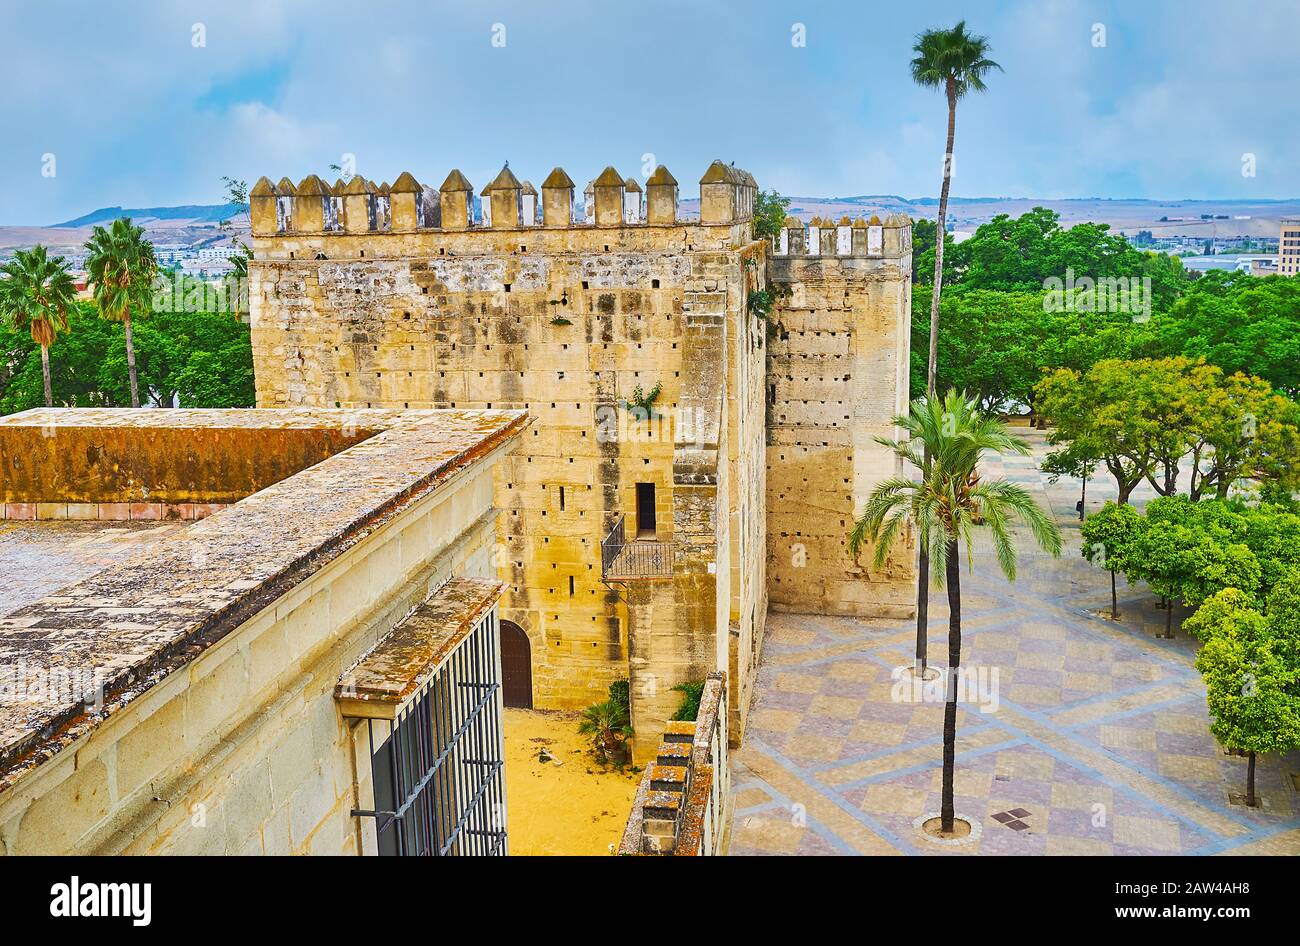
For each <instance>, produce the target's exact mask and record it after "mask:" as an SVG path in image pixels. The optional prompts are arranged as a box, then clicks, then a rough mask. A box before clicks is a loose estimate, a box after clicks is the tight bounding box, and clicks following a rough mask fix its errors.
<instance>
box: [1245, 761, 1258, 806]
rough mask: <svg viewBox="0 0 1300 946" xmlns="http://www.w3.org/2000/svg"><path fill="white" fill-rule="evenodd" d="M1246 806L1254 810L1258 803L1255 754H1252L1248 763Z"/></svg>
mask: <svg viewBox="0 0 1300 946" xmlns="http://www.w3.org/2000/svg"><path fill="white" fill-rule="evenodd" d="M1246 804H1247V805H1248V806H1249V807H1251V808H1254V807H1255V806H1256V805H1257V804H1258V801H1257V800H1256V798H1255V753H1253V752H1252V753H1250V755H1249V757H1248V759H1247V761H1246Z"/></svg>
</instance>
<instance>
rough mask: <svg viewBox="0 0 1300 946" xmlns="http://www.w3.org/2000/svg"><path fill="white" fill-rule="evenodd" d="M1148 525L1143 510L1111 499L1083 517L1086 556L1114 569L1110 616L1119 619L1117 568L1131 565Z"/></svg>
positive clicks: (1120, 570) (1111, 572)
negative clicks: (1135, 546)
mask: <svg viewBox="0 0 1300 946" xmlns="http://www.w3.org/2000/svg"><path fill="white" fill-rule="evenodd" d="M1145 525H1146V520H1144V519H1143V518H1142V516H1141V514H1139V513H1138V511H1137V510H1136V509H1134V508H1133V507H1132V506H1129V505H1123V506H1120V505H1118V504H1116V503H1112V502H1107V503H1106V504H1105V505H1104V506H1102V507H1101V509H1099V510H1098V511H1097V512H1094V513H1093V514H1092V515H1091V516H1088V517H1087V518H1086V519H1084V520H1083V525H1082V526H1080V527H1079V531H1080V534H1081V535H1082V537H1083V557H1084V558H1086V559H1087V560H1088V561H1090V562H1092V563H1093V564H1096V565H1100V566H1101V567H1102V568H1104V569H1106V570H1107V571H1108V572H1110V618H1111V620H1112V621H1118V620H1119V598H1118V596H1117V594H1116V590H1115V574H1116V572H1122V571H1126V570H1127V568H1128V567H1129V559H1128V556H1129V550H1130V549H1131V548H1132V546H1133V542H1134V540H1135V539H1136V538H1137V536H1138V534H1139V533H1140V532H1141V531H1142V529H1143V528H1144V527H1145Z"/></svg>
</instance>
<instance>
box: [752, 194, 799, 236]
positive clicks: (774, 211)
mask: <svg viewBox="0 0 1300 946" xmlns="http://www.w3.org/2000/svg"><path fill="white" fill-rule="evenodd" d="M789 206H790V198H789V197H782V196H781V195H780V194H778V193H777V192H776V191H764V190H760V191H759V192H758V196H757V197H756V198H755V200H754V211H753V220H754V239H755V240H761V239H765V238H769V237H776V236H779V235H780V233H781V228H782V227H783V226H785V216H786V208H787V207H789Z"/></svg>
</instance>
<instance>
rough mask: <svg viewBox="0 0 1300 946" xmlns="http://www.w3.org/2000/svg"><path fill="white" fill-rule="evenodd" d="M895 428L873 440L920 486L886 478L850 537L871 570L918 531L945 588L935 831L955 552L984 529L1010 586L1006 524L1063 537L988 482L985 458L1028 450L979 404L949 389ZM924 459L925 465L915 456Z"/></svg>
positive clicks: (1044, 541) (947, 761)
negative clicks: (866, 554) (897, 437)
mask: <svg viewBox="0 0 1300 946" xmlns="http://www.w3.org/2000/svg"><path fill="white" fill-rule="evenodd" d="M894 424H895V425H896V426H898V427H900V428H902V429H903V430H904V431H906V432H907V433H908V435H909V439H908V440H905V441H893V440H888V439H885V438H879V439H878V442H879V443H881V444H882V445H884V446H888V447H889V448H890V449H891V450H893V451H894V453H895V454H896V455H897V456H898V457H899V458H901V459H903V460H904V461H906V462H907V463H910V464H912V465H913V466H915V467H916V468H917V469H919V470H922V471H923V478H922V479H921V480H920V481H913V480H911V479H908V478H907V477H902V476H894V477H889V478H888V479H886V480H884V481H883V482H881V483H880V485H878V486H877V487H876V488H875V489H874V490H873V491H872V494H871V496H870V497H869V498H868V500H867V503H866V505H865V507H864V508H863V511H862V516H861V517H860V518H859V519H858V520H857V521H856V523H855V524H854V527H853V530H852V531H851V532H850V533H849V549H850V552H851V553H852V554H853V555H854V557H855V558H856V557H857V556H858V554H859V553H860V552H861V550H862V549H863V547H864V546H865V545H866V544H868V543H870V544H871V545H872V546H873V547H874V561H875V567H876V568H880V567H882V566H883V565H884V563H885V559H886V557H887V556H888V555H889V551H890V549H891V547H892V545H893V543H894V540H895V538H897V537H898V536H899V535H900V534H901V533H902V532H903V531H904V530H905V529H907V528H914V529H915V530H916V531H917V533H918V535H919V537H920V541H921V543H922V546H923V547H926V548H928V549H929V550H930V561H931V563H932V564H931V574H930V576H929V578H930V580H932V581H933V582H934V584H935V586H936V587H939V588H942V587H944V586H945V585H946V586H947V589H948V698H947V702H946V705H945V707H944V721H943V801H942V806H941V829H942V831H943V832H945V833H951V832H952V830H953V820H954V810H953V774H954V770H955V758H956V741H957V674H958V671H959V669H960V667H961V562H960V559H961V551H962V546H963V545H964V546H965V548H966V552H967V555H970V553H971V549H972V543H973V541H974V539H975V535H976V532H977V530H981V529H987V530H988V534H989V536H990V538H991V539H992V544H993V551H994V555H995V557H996V559H997V562H998V567H999V568H1000V569H1001V570H1002V573H1003V574H1004V575H1005V576H1006V577H1007V579H1008V580H1009V581H1013V580H1015V577H1016V564H1017V551H1016V546H1015V541H1014V539H1013V537H1012V533H1011V526H1012V525H1013V523H1015V522H1021V523H1024V524H1025V525H1027V526H1028V527H1029V530H1030V532H1031V534H1032V535H1033V537H1034V539H1035V541H1036V542H1037V543H1038V545H1039V546H1040V547H1041V548H1043V549H1044V550H1046V551H1047V552H1049V553H1050V554H1051V555H1053V556H1057V555H1060V552H1061V534H1060V531H1059V530H1058V529H1057V527H1056V523H1055V522H1054V521H1053V520H1052V518H1051V516H1050V515H1048V514H1047V513H1046V512H1044V511H1043V510H1042V509H1041V508H1040V507H1039V506H1038V504H1037V503H1035V502H1034V500H1033V497H1032V496H1031V495H1030V494H1029V492H1028V491H1027V490H1026V489H1025V488H1024V487H1022V486H1019V485H1017V484H1015V483H1011V482H1009V481H1007V480H1005V479H995V480H985V479H983V478H981V476H980V474H979V472H978V466H979V463H980V460H981V459H982V458H983V457H984V455H985V454H988V453H1014V454H1017V455H1021V456H1025V455H1027V454H1028V453H1029V446H1028V444H1026V443H1025V441H1024V440H1021V439H1020V438H1018V437H1015V436H1012V435H1011V433H1010V432H1009V431H1008V428H1007V427H1006V425H1005V424H1003V423H1002V422H1001V421H999V420H996V419H994V418H992V417H989V416H987V415H984V414H981V413H980V412H979V410H978V409H977V408H976V405H975V402H974V401H973V400H971V399H968V398H967V397H966V396H964V395H962V394H958V393H957V392H955V391H952V392H949V393H948V395H947V396H945V397H944V398H943V399H942V401H940V400H939V399H936V398H929V399H926V400H917V401H913V402H912V405H911V411H910V413H909V414H908V415H906V416H902V417H897V418H895V419H894ZM923 452H924V453H925V454H926V455H928V456H929V457H930V460H929V461H928V462H926V461H925V460H923V459H922V456H921V454H922V453H923Z"/></svg>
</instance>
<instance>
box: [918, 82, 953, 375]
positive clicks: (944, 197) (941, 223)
mask: <svg viewBox="0 0 1300 946" xmlns="http://www.w3.org/2000/svg"><path fill="white" fill-rule="evenodd" d="M956 130H957V99H956V96H955V93H954V92H953V89H952V87H951V82H950V83H949V89H948V148H947V150H946V151H944V153H943V186H942V188H940V190H939V220H938V222H937V223H936V224H935V228H934V287H933V289H932V291H931V292H930V361H929V364H928V366H927V370H926V376H925V391H926V394H927V395H929V396H930V397H933V396H934V386H935V375H936V374H937V369H938V360H939V296H940V295H941V293H942V292H943V237H944V232H945V227H946V226H947V217H948V191H949V189H950V188H951V187H952V139H953V135H954V133H955V132H956Z"/></svg>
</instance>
